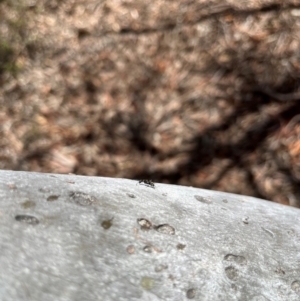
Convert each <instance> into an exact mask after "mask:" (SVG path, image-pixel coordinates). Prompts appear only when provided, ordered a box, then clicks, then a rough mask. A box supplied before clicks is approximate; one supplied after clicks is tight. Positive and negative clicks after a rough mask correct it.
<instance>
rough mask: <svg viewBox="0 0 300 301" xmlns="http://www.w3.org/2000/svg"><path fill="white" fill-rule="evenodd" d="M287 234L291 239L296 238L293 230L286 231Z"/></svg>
mask: <svg viewBox="0 0 300 301" xmlns="http://www.w3.org/2000/svg"><path fill="white" fill-rule="evenodd" d="M287 234H288V235H290V236H292V237H294V236H296V232H295V230H294V229H291V230H287Z"/></svg>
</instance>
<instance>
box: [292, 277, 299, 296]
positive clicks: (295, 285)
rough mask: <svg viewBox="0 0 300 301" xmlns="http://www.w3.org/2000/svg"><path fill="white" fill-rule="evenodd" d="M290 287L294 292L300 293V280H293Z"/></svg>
mask: <svg viewBox="0 0 300 301" xmlns="http://www.w3.org/2000/svg"><path fill="white" fill-rule="evenodd" d="M291 288H292V290H293V291H294V292H296V293H300V281H299V280H295V281H294V282H292V284H291Z"/></svg>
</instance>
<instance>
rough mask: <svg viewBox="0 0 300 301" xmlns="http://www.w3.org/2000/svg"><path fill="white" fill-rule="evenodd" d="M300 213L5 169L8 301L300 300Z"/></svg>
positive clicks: (1, 179)
mask: <svg viewBox="0 0 300 301" xmlns="http://www.w3.org/2000/svg"><path fill="white" fill-rule="evenodd" d="M299 213H300V211H299V209H295V208H292V207H287V206H283V205H279V204H276V203H271V202H267V201H263V200H259V199H255V198H251V197H246V196H239V195H233V194H226V193H221V192H216V191H209V190H202V189H196V188H192V187H183V186H172V185H164V184H157V183H155V187H154V188H153V187H149V186H147V185H143V184H142V183H140V184H139V183H138V181H132V180H127V179H112V178H100V177H83V176H75V175H57V174H40V173H28V172H15V171H0V215H1V219H0V227H1V231H0V250H1V252H0V269H1V273H0V300H3V301H19V300H28V301H29V300H30V301H32V300H43V301H48V300H49V301H52V300H56V301H60V300H72V301H76V300H78V301H82V300H107V301H110V300H151V301H153V300H164V301H167V300H170V301H173V300H178V301H181V300H188V299H192V300H199V301H200V300H201V301H210V300H211V301H217V300H220V301H221V300H222V301H223V300H233V301H234V300H238V301H242V300H245V301H246V300H249V301H277V300H278V301H281V300H282V301H284V300H289V301H298V300H300V265H299V262H300V223H299V219H300V214H299Z"/></svg>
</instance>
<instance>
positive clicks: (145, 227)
mask: <svg viewBox="0 0 300 301" xmlns="http://www.w3.org/2000/svg"><path fill="white" fill-rule="evenodd" d="M137 222H138V224H139V225H140V227H141V229H142V230H150V229H151V228H152V223H151V222H150V221H149V220H147V219H146V218H138V219H137Z"/></svg>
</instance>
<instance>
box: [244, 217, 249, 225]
mask: <svg viewBox="0 0 300 301" xmlns="http://www.w3.org/2000/svg"><path fill="white" fill-rule="evenodd" d="M243 223H244V224H246V225H248V224H249V217H248V216H246V217H244V218H243Z"/></svg>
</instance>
